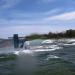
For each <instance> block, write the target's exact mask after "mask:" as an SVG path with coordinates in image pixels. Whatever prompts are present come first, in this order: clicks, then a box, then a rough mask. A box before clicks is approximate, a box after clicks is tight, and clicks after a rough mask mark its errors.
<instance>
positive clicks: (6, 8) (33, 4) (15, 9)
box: [0, 0, 75, 38]
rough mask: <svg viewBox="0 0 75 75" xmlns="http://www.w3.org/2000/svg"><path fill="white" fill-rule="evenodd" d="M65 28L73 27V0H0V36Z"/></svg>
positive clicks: (55, 30) (22, 34) (74, 20)
mask: <svg viewBox="0 0 75 75" xmlns="http://www.w3.org/2000/svg"><path fill="white" fill-rule="evenodd" d="M66 29H75V0H0V38H7V37H9V36H12V35H13V34H14V33H18V34H19V35H20V36H24V35H29V34H31V33H48V32H49V31H52V32H59V31H64V30H66Z"/></svg>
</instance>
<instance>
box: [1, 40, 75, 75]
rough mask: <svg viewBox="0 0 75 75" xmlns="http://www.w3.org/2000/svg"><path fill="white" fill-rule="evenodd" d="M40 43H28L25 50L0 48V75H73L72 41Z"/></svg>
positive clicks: (73, 54)
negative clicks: (29, 45) (29, 46)
mask: <svg viewBox="0 0 75 75" xmlns="http://www.w3.org/2000/svg"><path fill="white" fill-rule="evenodd" d="M41 42H42V40H35V41H33V42H30V44H31V48H28V49H26V50H25V49H24V48H23V49H20V48H19V49H14V48H13V47H12V48H1V49H0V75H75V42H74V41H52V42H50V43H48V41H46V42H47V43H45V45H44V46H43V47H41V44H40V43H41ZM34 45H35V46H34ZM38 45H40V46H38ZM33 46H34V47H33ZM36 46H38V48H36Z"/></svg>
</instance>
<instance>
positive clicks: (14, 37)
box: [13, 34, 19, 48]
mask: <svg viewBox="0 0 75 75" xmlns="http://www.w3.org/2000/svg"><path fill="white" fill-rule="evenodd" d="M13 40H14V48H18V47H19V38H18V34H14V35H13Z"/></svg>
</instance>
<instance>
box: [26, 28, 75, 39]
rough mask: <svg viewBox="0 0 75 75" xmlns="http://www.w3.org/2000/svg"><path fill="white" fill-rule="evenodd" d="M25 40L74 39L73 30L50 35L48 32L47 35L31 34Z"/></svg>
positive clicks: (74, 32)
mask: <svg viewBox="0 0 75 75" xmlns="http://www.w3.org/2000/svg"><path fill="white" fill-rule="evenodd" d="M25 38H26V39H27V40H33V39H51V38H55V39H59V38H75V30H72V29H70V30H66V31H65V32H60V33H52V32H49V33H48V34H32V35H29V36H26V37H25Z"/></svg>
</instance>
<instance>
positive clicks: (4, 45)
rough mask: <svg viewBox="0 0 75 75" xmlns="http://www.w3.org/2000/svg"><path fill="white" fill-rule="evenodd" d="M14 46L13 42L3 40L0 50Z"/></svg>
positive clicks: (0, 42) (0, 43)
mask: <svg viewBox="0 0 75 75" xmlns="http://www.w3.org/2000/svg"><path fill="white" fill-rule="evenodd" d="M11 46H13V40H10V39H3V40H1V41H0V48H4V47H11Z"/></svg>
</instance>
